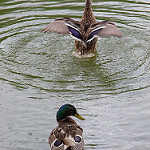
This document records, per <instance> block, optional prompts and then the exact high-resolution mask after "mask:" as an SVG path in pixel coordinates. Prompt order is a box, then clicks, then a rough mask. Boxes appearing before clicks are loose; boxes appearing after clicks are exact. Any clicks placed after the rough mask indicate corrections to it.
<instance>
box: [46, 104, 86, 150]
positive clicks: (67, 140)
mask: <svg viewBox="0 0 150 150" xmlns="http://www.w3.org/2000/svg"><path fill="white" fill-rule="evenodd" d="M70 116H74V117H76V118H78V119H80V120H85V118H83V117H82V116H81V115H80V114H79V113H78V112H77V110H76V108H75V107H74V106H73V105H71V104H64V105H62V106H61V107H60V108H59V110H58V111H57V115H56V119H57V122H58V126H57V127H56V128H55V129H53V130H52V132H51V133H50V136H49V144H50V148H51V150H84V139H83V129H82V128H81V127H80V126H79V125H77V123H76V122H75V121H74V120H73V119H72V118H71V117H70Z"/></svg>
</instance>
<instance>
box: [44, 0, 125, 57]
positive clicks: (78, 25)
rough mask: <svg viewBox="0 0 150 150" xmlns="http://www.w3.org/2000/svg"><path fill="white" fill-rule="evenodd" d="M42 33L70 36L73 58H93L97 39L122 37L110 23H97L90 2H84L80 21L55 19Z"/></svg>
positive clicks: (88, 0) (89, 0)
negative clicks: (73, 48)
mask: <svg viewBox="0 0 150 150" xmlns="http://www.w3.org/2000/svg"><path fill="white" fill-rule="evenodd" d="M43 31H44V32H54V33H58V34H64V35H70V36H71V37H72V38H74V39H75V48H76V51H74V52H72V54H73V55H74V56H75V57H78V58H83V57H93V56H95V54H94V52H96V44H97V40H98V37H104V36H116V37H122V33H121V31H120V30H119V29H118V28H117V26H116V25H115V24H114V23H112V22H110V21H106V20H105V21H102V22H97V21H96V18H95V16H94V14H93V11H92V0H85V8H84V13H83V16H82V18H81V20H80V21H76V20H74V19H71V18H69V17H64V18H57V19H55V20H54V21H53V22H52V23H50V24H49V25H47V26H46V27H45V28H44V29H43Z"/></svg>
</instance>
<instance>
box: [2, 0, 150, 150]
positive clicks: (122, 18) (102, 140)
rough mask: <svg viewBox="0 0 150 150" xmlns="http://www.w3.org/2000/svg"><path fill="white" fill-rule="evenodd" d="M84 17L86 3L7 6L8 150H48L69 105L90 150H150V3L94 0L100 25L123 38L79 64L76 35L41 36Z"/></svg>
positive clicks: (108, 41) (103, 44)
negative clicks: (57, 22) (107, 24)
mask: <svg viewBox="0 0 150 150" xmlns="http://www.w3.org/2000/svg"><path fill="white" fill-rule="evenodd" d="M83 10H84V1H83V0H82V1H81V0H80V1H79V0H76V1H75V0H63V1H60V0H51V1H46V0H43V1H39V0H31V1H27V0H24V1H21V0H17V1H16V0H12V1H9V0H3V1H1V2H0V85H1V86H0V114H1V117H0V149H1V150H9V149H11V150H41V149H43V150H48V149H49V145H48V136H49V133H50V131H51V130H52V129H53V128H54V127H55V126H56V125H57V122H56V120H55V115H56V111H57V109H58V108H59V107H60V106H61V105H62V104H64V103H71V104H73V105H74V106H76V107H77V109H78V111H79V113H80V114H81V115H82V116H83V117H85V119H86V120H85V121H80V120H76V119H75V120H76V121H77V123H78V124H79V125H80V126H81V127H82V128H83V129H84V139H85V149H87V150H92V149H95V150H100V149H102V150H122V149H124V150H149V149H150V142H149V141H150V126H149V124H150V119H149V118H150V59H149V57H150V53H149V52H150V43H149V41H150V36H149V35H150V26H149V24H150V19H149V18H150V13H149V10H150V2H149V1H148V0H138V1H137V0H105V1H102V0H93V11H94V15H95V17H96V19H97V21H101V20H109V21H111V22H114V23H115V24H116V25H117V26H118V28H119V29H120V30H121V32H122V33H123V37H122V38H121V39H120V38H115V37H109V38H101V39H99V41H98V44H97V56H96V57H94V58H85V59H78V58H75V57H74V56H72V51H74V50H75V46H74V40H73V39H72V38H71V37H70V36H63V35H58V34H50V33H49V34H48V33H43V32H42V29H43V28H44V27H45V26H46V25H48V24H49V23H50V22H52V21H53V20H54V19H55V18H58V17H66V16H67V17H71V18H73V19H76V20H79V19H80V18H81V16H82V13H83Z"/></svg>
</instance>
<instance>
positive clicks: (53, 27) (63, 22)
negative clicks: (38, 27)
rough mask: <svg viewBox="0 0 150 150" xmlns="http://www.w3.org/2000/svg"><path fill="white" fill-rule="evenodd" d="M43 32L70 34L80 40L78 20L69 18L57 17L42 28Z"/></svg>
mask: <svg viewBox="0 0 150 150" xmlns="http://www.w3.org/2000/svg"><path fill="white" fill-rule="evenodd" d="M43 31H44V32H55V33H59V34H70V35H71V36H72V37H73V38H75V39H76V40H79V41H81V40H82V36H81V32H80V22H79V21H76V20H73V19H71V18H67V17H64V18H59V19H56V20H55V21H54V22H52V23H50V24H49V25H48V26H47V27H45V28H44V29H43Z"/></svg>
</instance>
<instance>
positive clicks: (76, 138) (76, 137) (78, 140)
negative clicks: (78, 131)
mask: <svg viewBox="0 0 150 150" xmlns="http://www.w3.org/2000/svg"><path fill="white" fill-rule="evenodd" d="M75 142H77V143H79V142H81V137H80V136H78V135H77V136H75Z"/></svg>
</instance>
